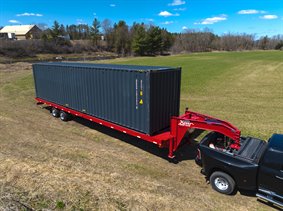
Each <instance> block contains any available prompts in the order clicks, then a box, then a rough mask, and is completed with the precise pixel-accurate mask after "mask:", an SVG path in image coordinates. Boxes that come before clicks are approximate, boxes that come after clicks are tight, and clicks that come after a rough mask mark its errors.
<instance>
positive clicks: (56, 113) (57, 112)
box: [51, 108, 60, 117]
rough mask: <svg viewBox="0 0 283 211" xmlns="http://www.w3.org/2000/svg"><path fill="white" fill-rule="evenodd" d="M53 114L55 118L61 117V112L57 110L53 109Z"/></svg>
mask: <svg viewBox="0 0 283 211" xmlns="http://www.w3.org/2000/svg"><path fill="white" fill-rule="evenodd" d="M51 114H52V116H54V117H59V116H60V111H59V110H58V109H57V108H52V109H51Z"/></svg>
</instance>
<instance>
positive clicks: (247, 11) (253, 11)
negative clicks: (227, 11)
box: [238, 9, 266, 15]
mask: <svg viewBox="0 0 283 211" xmlns="http://www.w3.org/2000/svg"><path fill="white" fill-rule="evenodd" d="M259 13H260V14H264V13H266V11H263V10H254V9H251V10H240V11H239V12H238V14H240V15H252V14H259Z"/></svg>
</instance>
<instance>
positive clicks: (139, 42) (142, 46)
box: [132, 23, 147, 56]
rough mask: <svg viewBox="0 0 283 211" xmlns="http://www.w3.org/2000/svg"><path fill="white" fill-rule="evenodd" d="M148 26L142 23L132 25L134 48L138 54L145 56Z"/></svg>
mask: <svg viewBox="0 0 283 211" xmlns="http://www.w3.org/2000/svg"><path fill="white" fill-rule="evenodd" d="M146 33H147V32H146V28H145V25H144V24H143V23H142V24H134V25H133V27H132V36H133V38H132V50H133V52H134V53H135V54H136V55H140V56H143V55H145V53H146V51H147V43H146V41H147V40H146Z"/></svg>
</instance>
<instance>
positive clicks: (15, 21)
mask: <svg viewBox="0 0 283 211" xmlns="http://www.w3.org/2000/svg"><path fill="white" fill-rule="evenodd" d="M9 23H20V21H17V20H9Z"/></svg>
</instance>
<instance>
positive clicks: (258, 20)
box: [0, 0, 283, 36]
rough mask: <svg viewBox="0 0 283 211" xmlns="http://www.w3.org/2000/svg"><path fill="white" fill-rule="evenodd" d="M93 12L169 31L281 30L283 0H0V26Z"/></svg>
mask: <svg viewBox="0 0 283 211" xmlns="http://www.w3.org/2000/svg"><path fill="white" fill-rule="evenodd" d="M95 17H96V18H98V19H99V20H100V21H102V20H103V19H105V18H108V19H110V20H111V21H112V22H117V21H119V20H121V19H123V20H125V21H126V22H127V23H128V24H130V25H131V24H132V23H133V22H145V23H152V24H154V25H158V26H160V27H164V28H167V29H168V30H169V31H171V32H182V31H183V30H184V29H204V28H209V29H211V30H212V31H213V32H214V33H217V34H219V35H221V34H224V33H229V32H231V33H251V34H255V35H256V36H264V35H268V36H272V35H277V34H283V0H80V1H72V0H69V1H66V0H56V1H55V0H0V26H5V25H15V24H34V23H45V24H47V25H48V26H52V23H53V21H54V20H57V21H59V22H60V23H63V24H65V25H66V24H78V23H87V24H91V23H92V20H93V19H94V18H95Z"/></svg>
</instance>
